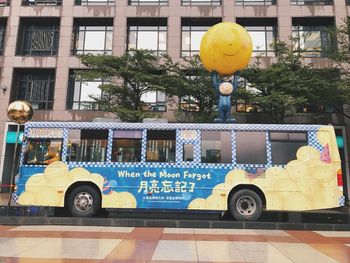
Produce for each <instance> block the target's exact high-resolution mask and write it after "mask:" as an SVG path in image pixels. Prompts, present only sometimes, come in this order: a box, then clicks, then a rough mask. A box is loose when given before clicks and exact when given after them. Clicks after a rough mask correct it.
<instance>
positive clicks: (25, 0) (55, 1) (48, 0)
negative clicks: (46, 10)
mask: <svg viewBox="0 0 350 263" xmlns="http://www.w3.org/2000/svg"><path fill="white" fill-rule="evenodd" d="M22 5H25V6H26V5H62V1H61V0H22Z"/></svg>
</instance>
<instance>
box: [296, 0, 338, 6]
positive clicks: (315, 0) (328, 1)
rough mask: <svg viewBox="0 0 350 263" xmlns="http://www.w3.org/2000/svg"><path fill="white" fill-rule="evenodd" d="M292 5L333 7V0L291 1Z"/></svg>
mask: <svg viewBox="0 0 350 263" xmlns="http://www.w3.org/2000/svg"><path fill="white" fill-rule="evenodd" d="M291 4H292V5H333V4H334V2H333V0H291Z"/></svg>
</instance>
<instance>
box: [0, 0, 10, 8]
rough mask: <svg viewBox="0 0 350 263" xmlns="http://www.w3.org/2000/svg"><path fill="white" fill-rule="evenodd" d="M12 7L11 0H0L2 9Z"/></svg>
mask: <svg viewBox="0 0 350 263" xmlns="http://www.w3.org/2000/svg"><path fill="white" fill-rule="evenodd" d="M8 5H10V0H0V7H2V6H8Z"/></svg>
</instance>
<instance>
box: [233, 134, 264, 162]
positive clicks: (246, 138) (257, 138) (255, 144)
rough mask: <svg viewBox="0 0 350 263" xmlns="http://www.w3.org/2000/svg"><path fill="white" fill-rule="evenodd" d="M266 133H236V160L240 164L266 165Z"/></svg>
mask: <svg viewBox="0 0 350 263" xmlns="http://www.w3.org/2000/svg"><path fill="white" fill-rule="evenodd" d="M266 157H267V154H266V133H265V132H252V131H237V132H236V160H237V163H240V164H266V159H267V158H266Z"/></svg>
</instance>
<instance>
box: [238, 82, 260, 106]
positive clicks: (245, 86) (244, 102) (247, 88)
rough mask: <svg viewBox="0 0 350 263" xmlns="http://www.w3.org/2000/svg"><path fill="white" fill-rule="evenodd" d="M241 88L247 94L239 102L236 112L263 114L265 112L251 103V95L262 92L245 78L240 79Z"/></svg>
mask: <svg viewBox="0 0 350 263" xmlns="http://www.w3.org/2000/svg"><path fill="white" fill-rule="evenodd" d="M238 84H239V88H240V89H241V90H242V91H244V92H245V94H244V95H243V96H242V98H241V99H238V100H237V103H236V111H237V112H261V111H263V110H262V109H261V108H260V107H259V106H258V105H257V104H256V103H254V102H253V101H250V99H249V97H250V96H249V95H250V94H252V95H253V96H254V95H256V94H259V93H260V91H259V90H258V89H257V88H255V87H254V86H253V85H252V84H251V83H249V82H248V81H247V80H246V79H245V78H242V77H240V78H239V79H238Z"/></svg>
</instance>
